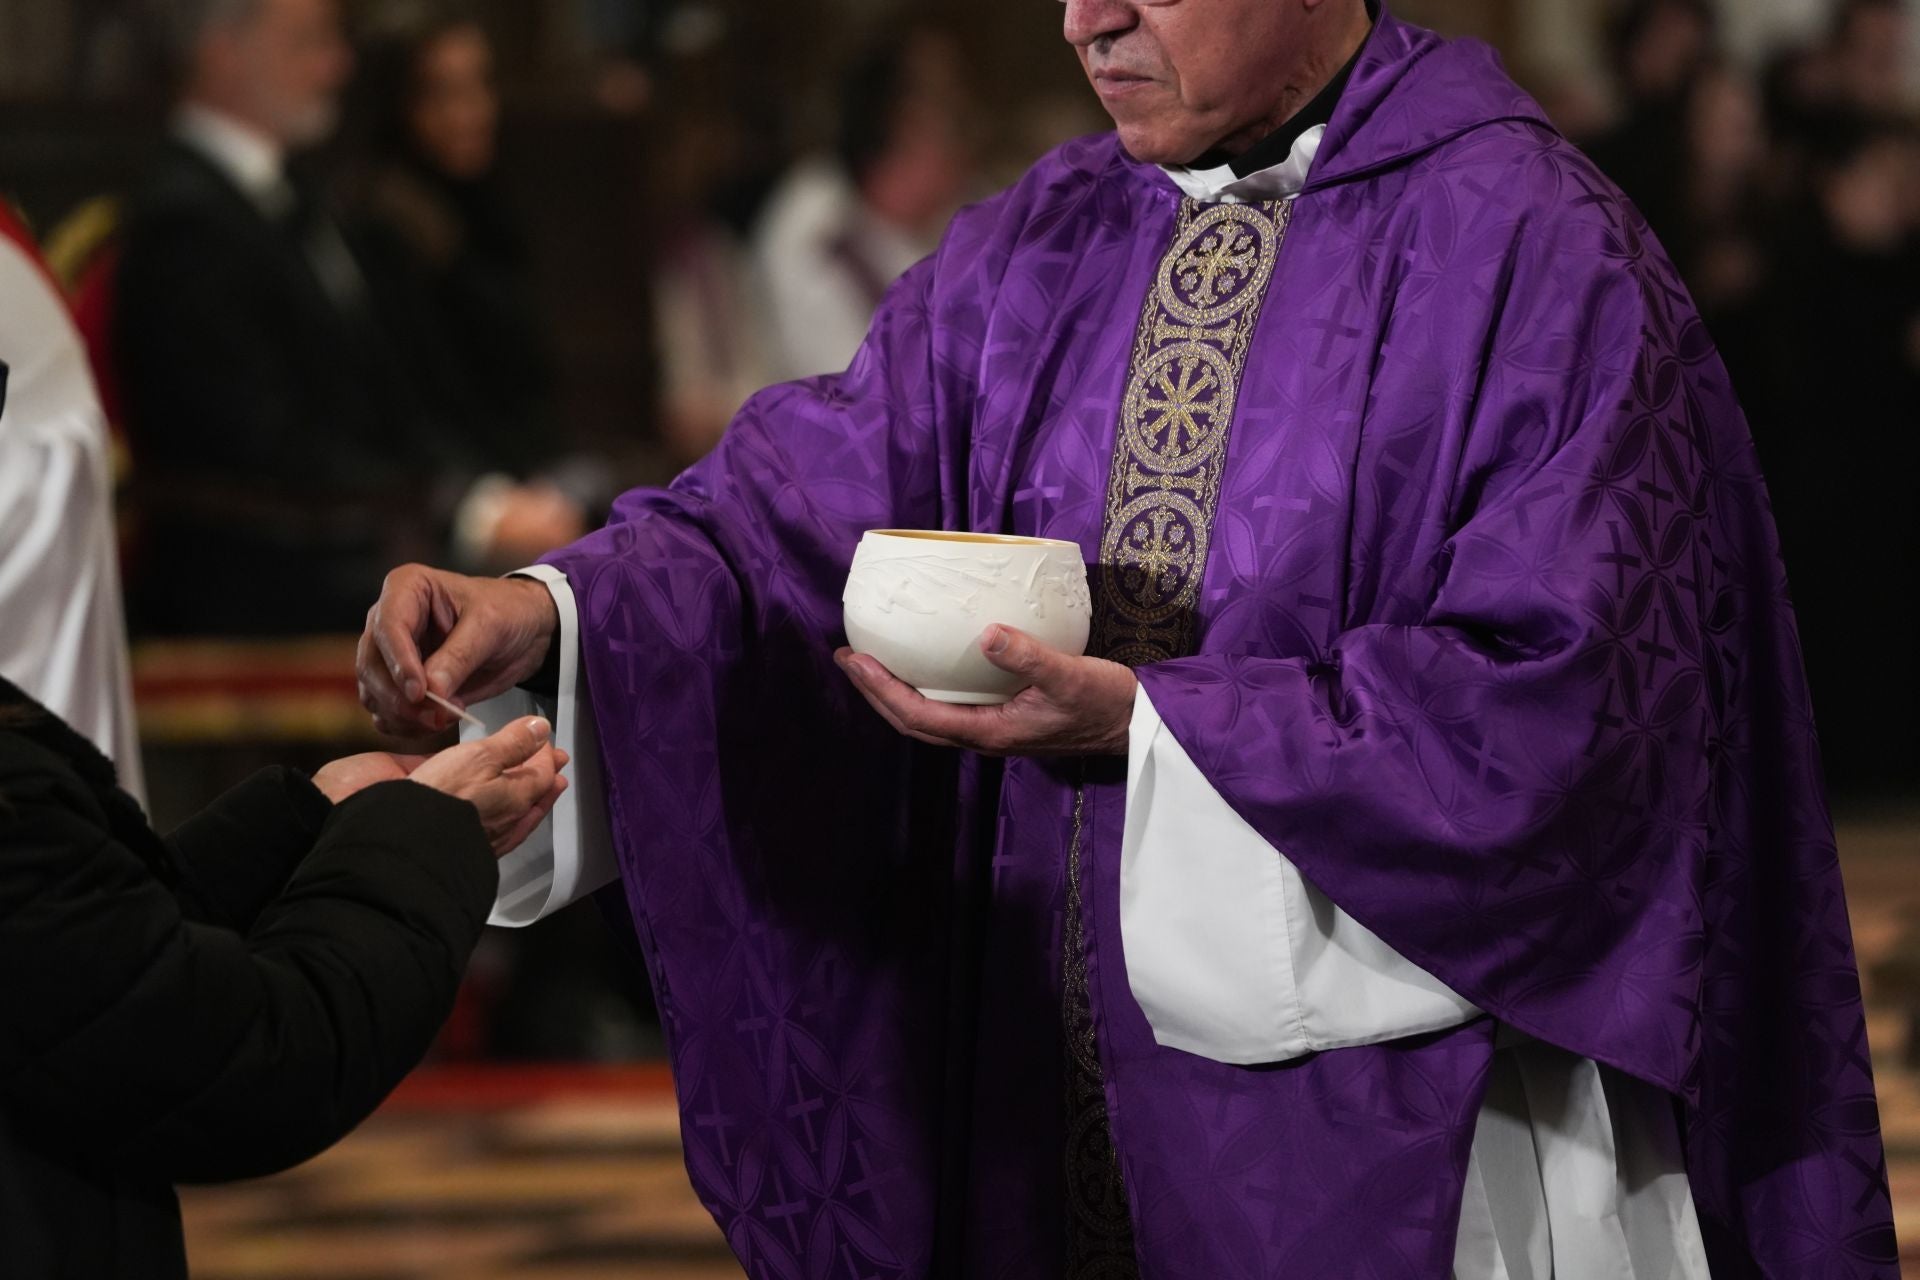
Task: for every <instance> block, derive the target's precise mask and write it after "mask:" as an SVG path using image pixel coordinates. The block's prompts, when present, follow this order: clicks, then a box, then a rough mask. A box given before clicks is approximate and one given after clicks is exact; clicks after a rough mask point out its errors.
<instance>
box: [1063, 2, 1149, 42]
mask: <svg viewBox="0 0 1920 1280" xmlns="http://www.w3.org/2000/svg"><path fill="white" fill-rule="evenodd" d="M1062 3H1063V4H1065V5H1066V7H1067V23H1066V28H1067V43H1068V44H1070V45H1073V46H1074V47H1075V48H1079V49H1084V48H1086V47H1088V46H1089V45H1091V44H1093V43H1094V42H1095V41H1096V40H1103V39H1106V40H1111V39H1112V38H1113V37H1115V36H1117V35H1121V34H1123V33H1124V32H1127V31H1130V30H1132V29H1133V27H1134V25H1135V24H1136V23H1138V22H1139V21H1140V15H1139V13H1138V12H1137V11H1136V9H1135V5H1134V2H1133V0H1062Z"/></svg>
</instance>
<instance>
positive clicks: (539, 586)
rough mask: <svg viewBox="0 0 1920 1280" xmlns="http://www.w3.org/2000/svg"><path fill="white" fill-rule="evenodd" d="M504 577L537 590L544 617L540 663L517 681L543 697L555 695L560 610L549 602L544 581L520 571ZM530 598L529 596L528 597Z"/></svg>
mask: <svg viewBox="0 0 1920 1280" xmlns="http://www.w3.org/2000/svg"><path fill="white" fill-rule="evenodd" d="M506 581H508V582H511V583H513V584H515V585H516V586H519V585H521V584H524V586H525V587H529V588H532V590H534V591H537V592H539V593H540V601H539V604H538V608H539V609H540V611H541V616H542V617H543V618H544V619H545V624H546V625H545V634H546V646H545V648H544V649H543V650H542V652H541V655H540V665H539V666H537V667H535V668H534V669H533V671H532V673H531V674H529V675H528V676H527V677H526V679H524V680H522V681H520V687H521V688H522V689H525V690H526V691H527V692H528V693H535V694H540V695H541V696H543V697H548V698H556V697H558V696H559V695H560V646H559V644H558V643H556V642H557V641H558V640H559V638H560V610H559V608H558V607H557V606H556V605H555V604H554V603H553V593H552V592H551V591H548V590H547V586H546V584H545V583H544V582H541V581H540V580H539V579H537V578H529V577H526V576H525V575H523V574H518V573H515V574H509V575H508V576H507V578H506ZM529 599H531V597H529Z"/></svg>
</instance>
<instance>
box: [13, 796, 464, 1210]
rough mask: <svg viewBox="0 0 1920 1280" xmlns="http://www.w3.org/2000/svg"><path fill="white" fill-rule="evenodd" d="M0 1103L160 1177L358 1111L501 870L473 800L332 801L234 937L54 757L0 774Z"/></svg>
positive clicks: (410, 1044) (378, 1095)
mask: <svg viewBox="0 0 1920 1280" xmlns="http://www.w3.org/2000/svg"><path fill="white" fill-rule="evenodd" d="M0 795H4V796H5V799H6V806H5V808H4V809H0V974H4V975H6V977H5V981H4V982H0V1104H3V1105H4V1106H5V1108H6V1110H7V1112H8V1114H9V1116H10V1117H12V1118H13V1119H14V1120H15V1121H16V1122H18V1123H19V1124H20V1125H21V1126H22V1127H23V1128H24V1129H28V1130H30V1131H35V1132H36V1136H37V1138H38V1140H40V1141H42V1142H45V1143H51V1144H57V1145H58V1146H59V1147H60V1148H62V1149H66V1150H70V1151H74V1152H76V1153H85V1154H91V1155H96V1156H98V1157H100V1158H105V1159H110V1160H112V1161H113V1162H115V1163H116V1164H118V1165H120V1166H121V1167H122V1168H126V1169H129V1170H138V1171H140V1172H143V1173H148V1174H152V1175H155V1176H162V1177H166V1178H168V1179H171V1180H173V1181H188V1182H190V1181H211V1180H221V1179H227V1178H238V1177H250V1176H255V1175H259V1174H264V1173H269V1172H272V1171H275V1170H278V1169H282V1168H286V1167H288V1166H290V1165H293V1164H296V1163H298V1162H300V1161H301V1160H304V1159H306V1158H308V1157H310V1156H312V1155H314V1154H316V1153H317V1152H319V1151H321V1150H323V1149H324V1148H326V1147H327V1146H328V1145H329V1144H330V1143H332V1142H334V1141H336V1140H337V1139H339V1138H340V1137H341V1136H342V1135H344V1134H345V1133H347V1132H348V1131H349V1130H351V1129H352V1128H353V1127H354V1126H355V1125H356V1124H357V1123H359V1121H360V1120H361V1119H363V1118H364V1117H365V1116H366V1115H367V1114H368V1113H369V1112H370V1111H372V1109H373V1108H374V1107H375V1106H376V1105H377V1104H378V1103H379V1102H380V1100H381V1099H382V1098H383V1097H384V1096H385V1095H386V1094H387V1092H388V1091H389V1090H390V1089H392V1087H393V1086H394V1085H395V1084H396V1083H398V1082H399V1080H400V1079H401V1077H402V1076H404V1075H405V1074H406V1072H407V1071H408V1070H409V1069H411V1068H412V1067H413V1066H414V1064H415V1063H417V1062H418V1061H419V1059H420V1058H421V1056H422V1055H423V1054H424V1053H425V1051H426V1049H427V1046H428V1044H429V1043H430V1042H431V1040H432V1038H433V1035H434V1033H435V1032H436V1030H437V1029H438V1028H439V1026H440V1024H441V1022H442V1021H443V1020H444V1019H445V1017H446V1015H447V1013H448V1011H449V1010H450V1009H451V1007H452V1003H453V997H454V992H455V990H456V988H457V986H458V983H459V979H460V976H461V972H462V970H463V969H464V967H465V964H466V961H467V958H468V956H469V954H470V952H471V951H472V948H473V945H474V943H475V941H476V940H477V939H478V937H479V934H480V930H481V928H482V925H483V923H484V920H485V917H486V913H487V909H488V906H489V904H490V903H491V901H492V898H493V894H494V889H495V885H496V878H497V871H496V869H495V865H494V860H493V858H492V855H491V852H490V851H489V849H488V847H487V841H486V838H485V835H484V833H483V832H482V830H481V827H480V822H479V818H478V815H477V814H476V813H475V811H474V809H473V808H472V806H471V805H468V804H466V803H464V802H462V801H458V800H454V799H452V798H450V797H447V796H445V795H442V794H441V793H439V792H436V791H432V790H430V789H428V788H426V787H422V786H419V785H418V784H415V783H410V782H393V783H384V784H381V785H379V786H376V787H370V788H368V789H367V790H366V791H364V792H362V793H361V794H359V795H357V796H355V797H353V798H352V799H350V800H348V801H347V802H346V803H344V804H342V805H340V806H338V807H337V808H335V809H334V810H333V811H332V813H331V814H330V815H329V816H328V818H327V819H326V822H325V825H324V827H323V829H322V831H321V834H320V837H319V840H318V841H317V843H316V844H315V846H314V848H313V851H312V852H311V853H310V854H309V855H308V856H307V857H306V858H305V859H304V860H303V861H302V862H301V863H300V865H299V867H298V869H297V870H296V871H295V872H294V873H293V875H292V877H291V879H290V880H289V882H288V883H287V885H286V887H285V889H284V891H283V892H281V893H280V894H279V895H278V896H277V897H276V898H274V899H273V900H272V901H271V902H270V903H268V904H267V905H266V907H265V908H264V909H263V910H262V911H261V912H260V913H259V915H258V918H257V919H256V921H255V922H254V926H253V928H252V929H251V931H250V932H248V933H246V934H244V935H243V934H241V933H238V932H234V931H231V930H227V929H222V928H218V927H214V926H209V925H202V924H195V923H193V922H191V921H189V920H187V919H186V918H185V917H184V916H183V915H182V912H181V909H180V905H179V903H178V902H177V901H176V899H175V897H174V896H173V894H172V892H171V891H170V890H169V889H168V888H167V887H165V886H164V885H163V884H162V883H161V882H160V881H159V880H158V879H156V878H155V877H154V875H153V874H152V873H151V871H150V870H149V869H148V867H147V865H146V864H145V863H143V862H142V861H141V860H140V859H139V858H138V857H137V856H135V855H134V854H133V853H132V852H131V851H130V850H128V849H127V848H125V847H124V846H122V845H121V844H119V843H118V842H116V841H115V840H114V839H113V838H112V837H111V836H110V835H109V834H108V833H107V832H106V830H105V829H104V828H103V826H102V824H101V822H100V821H99V817H98V810H97V806H95V805H94V804H93V803H92V801H91V799H90V797H89V796H88V795H87V794H86V792H85V789H84V787H82V786H81V784H80V783H79V782H78V780H77V779H75V778H73V776H72V775H71V774H70V773H65V772H64V771H62V770H58V769H45V770H35V771H30V772H26V773H24V774H23V773H22V772H21V771H20V770H17V769H14V770H8V771H6V772H5V773H0Z"/></svg>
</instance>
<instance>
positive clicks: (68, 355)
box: [0, 236, 145, 801]
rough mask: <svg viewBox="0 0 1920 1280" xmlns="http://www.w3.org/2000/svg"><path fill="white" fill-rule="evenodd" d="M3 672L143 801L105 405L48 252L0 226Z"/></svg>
mask: <svg viewBox="0 0 1920 1280" xmlns="http://www.w3.org/2000/svg"><path fill="white" fill-rule="evenodd" d="M0 299H4V300H5V305H4V306H0V361H4V362H5V363H6V365H7V367H8V376H7V395H6V405H5V408H4V409H3V410H0V675H4V676H6V678H7V679H9V680H11V681H12V682H13V683H15V684H17V685H19V686H20V687H21V688H22V689H24V690H26V691H27V693H29V694H31V695H32V696H33V697H34V698H36V699H38V700H39V701H40V702H41V703H42V704H43V705H44V706H46V707H47V709H48V710H50V711H52V712H53V713H54V714H56V715H58V716H59V717H60V718H61V719H62V720H65V721H66V722H67V723H68V724H69V725H72V726H73V728H74V729H76V730H78V731H79V732H80V733H81V734H83V735H84V736H85V737H86V738H87V739H88V740H89V741H91V742H92V743H93V744H94V745H95V746H97V747H98V748H100V750H101V751H102V752H104V753H105V754H106V755H107V756H108V757H109V758H110V759H111V760H112V761H113V762H114V766H115V768H116V769H117V770H118V771H119V774H120V785H121V786H122V787H124V788H126V789H127V790H128V791H129V792H131V793H132V794H133V795H134V796H135V797H136V798H139V799H141V800H142V801H144V799H145V785H144V783H143V780H142V777H141V770H140V743H139V739H138V737H137V735H136V734H135V732H134V719H133V690H132V681H131V678H130V676H129V672H128V664H127V627H126V619H125V616H124V614H123V613H122V611H121V603H120V565H119V550H118V547H117V546H116V544H115V539H114V524H113V476H112V465H111V460H110V458H109V447H108V445H109V442H108V437H107V420H106V415H105V414H104V413H103V412H102V411H101V408H100V396H99V393H98V392H97V391H96V390H95V389H94V385H93V374H92V371H91V370H90V369H89V368H88V366H87V356H86V351H85V349H84V348H83V347H82V345H81V342H80V335H79V333H78V332H77V331H76V330H75V329H74V327H73V322H72V320H71V319H69V318H68V315H67V308H66V304H65V303H64V302H62V301H61V299H60V295H59V294H58V293H56V292H55V291H54V288H53V285H52V284H51V282H49V281H48V279H47V278H46V276H45V275H44V274H43V272H42V270H41V268H40V265H39V264H38V263H37V262H35V261H34V260H33V259H32V258H30V257H28V256H27V253H26V252H25V251H24V250H23V249H21V248H20V246H19V245H17V244H15V243H14V242H13V241H12V240H11V239H8V238H7V237H5V236H0Z"/></svg>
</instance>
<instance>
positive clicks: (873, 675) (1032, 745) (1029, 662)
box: [833, 626, 1138, 756]
mask: <svg viewBox="0 0 1920 1280" xmlns="http://www.w3.org/2000/svg"><path fill="white" fill-rule="evenodd" d="M980 649H981V652H983V653H985V654H986V656H987V661H989V662H991V663H993V665H994V666H996V667H999V668H1000V669H1001V670H1002V671H1011V672H1013V673H1014V674H1015V675H1019V676H1023V677H1025V678H1026V679H1028V680H1030V681H1032V682H1033V683H1032V685H1031V686H1030V687H1028V688H1026V689H1023V690H1021V691H1020V693H1019V694H1017V695H1016V696H1015V697H1014V699H1013V701H1011V702H1007V703H1003V704H1001V705H1000V706H997V707H957V706H951V705H949V704H947V703H944V702H935V701H933V700H932V699H930V698H924V697H922V696H921V695H920V694H919V692H918V691H916V690H915V689H914V688H913V687H912V686H911V685H909V684H906V683H905V682H904V681H902V680H900V679H898V678H897V677H895V676H894V675H893V673H892V672H890V671H888V670H887V669H886V668H885V667H883V666H881V665H880V663H879V662H878V661H876V660H875V659H874V658H872V657H870V656H868V655H867V654H862V653H855V652H854V651H853V650H851V649H841V650H840V651H839V652H837V653H835V654H834V655H833V659H834V661H835V662H837V663H839V664H840V669H841V670H842V671H844V672H846V673H847V677H848V678H849V679H850V680H852V681H853V684H854V687H855V688H856V689H858V690H860V692H861V693H862V694H863V695H865V697H866V699H867V701H868V702H870V703H872V704H873V709H874V710H875V711H878V712H879V713H880V714H881V715H882V716H884V717H885V718H886V720H887V723H889V724H891V725H892V726H893V727H894V728H896V729H898V730H899V731H900V732H901V733H904V734H906V735H907V736H908V737H909V738H915V739H918V740H919V741H921V742H929V743H932V744H933V745H935V746H939V747H960V748H962V749H963V750H967V751H978V752H979V753H980V754H982V755H989V756H1107V755H1125V754H1126V753H1127V727H1128V725H1129V724H1131V723H1132V721H1133V699H1134V693H1135V690H1136V689H1137V688H1138V684H1137V682H1136V681H1135V680H1134V678H1133V672H1131V671H1129V670H1128V669H1127V668H1125V667H1123V666H1121V665H1120V664H1119V663H1117V662H1108V661H1106V660H1105V659H1102V658H1076V657H1073V656H1072V655H1070V654H1066V653H1063V652H1061V651H1060V650H1058V649H1054V648H1051V647H1049V646H1047V645H1044V644H1042V643H1040V641H1038V640H1035V639H1034V638H1033V637H1032V636H1030V635H1028V634H1027V633H1026V632H1024V631H1018V630H1015V629H1014V628H1012V627H997V626H996V627H989V628H987V632H986V634H985V635H983V636H981V637H980Z"/></svg>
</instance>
